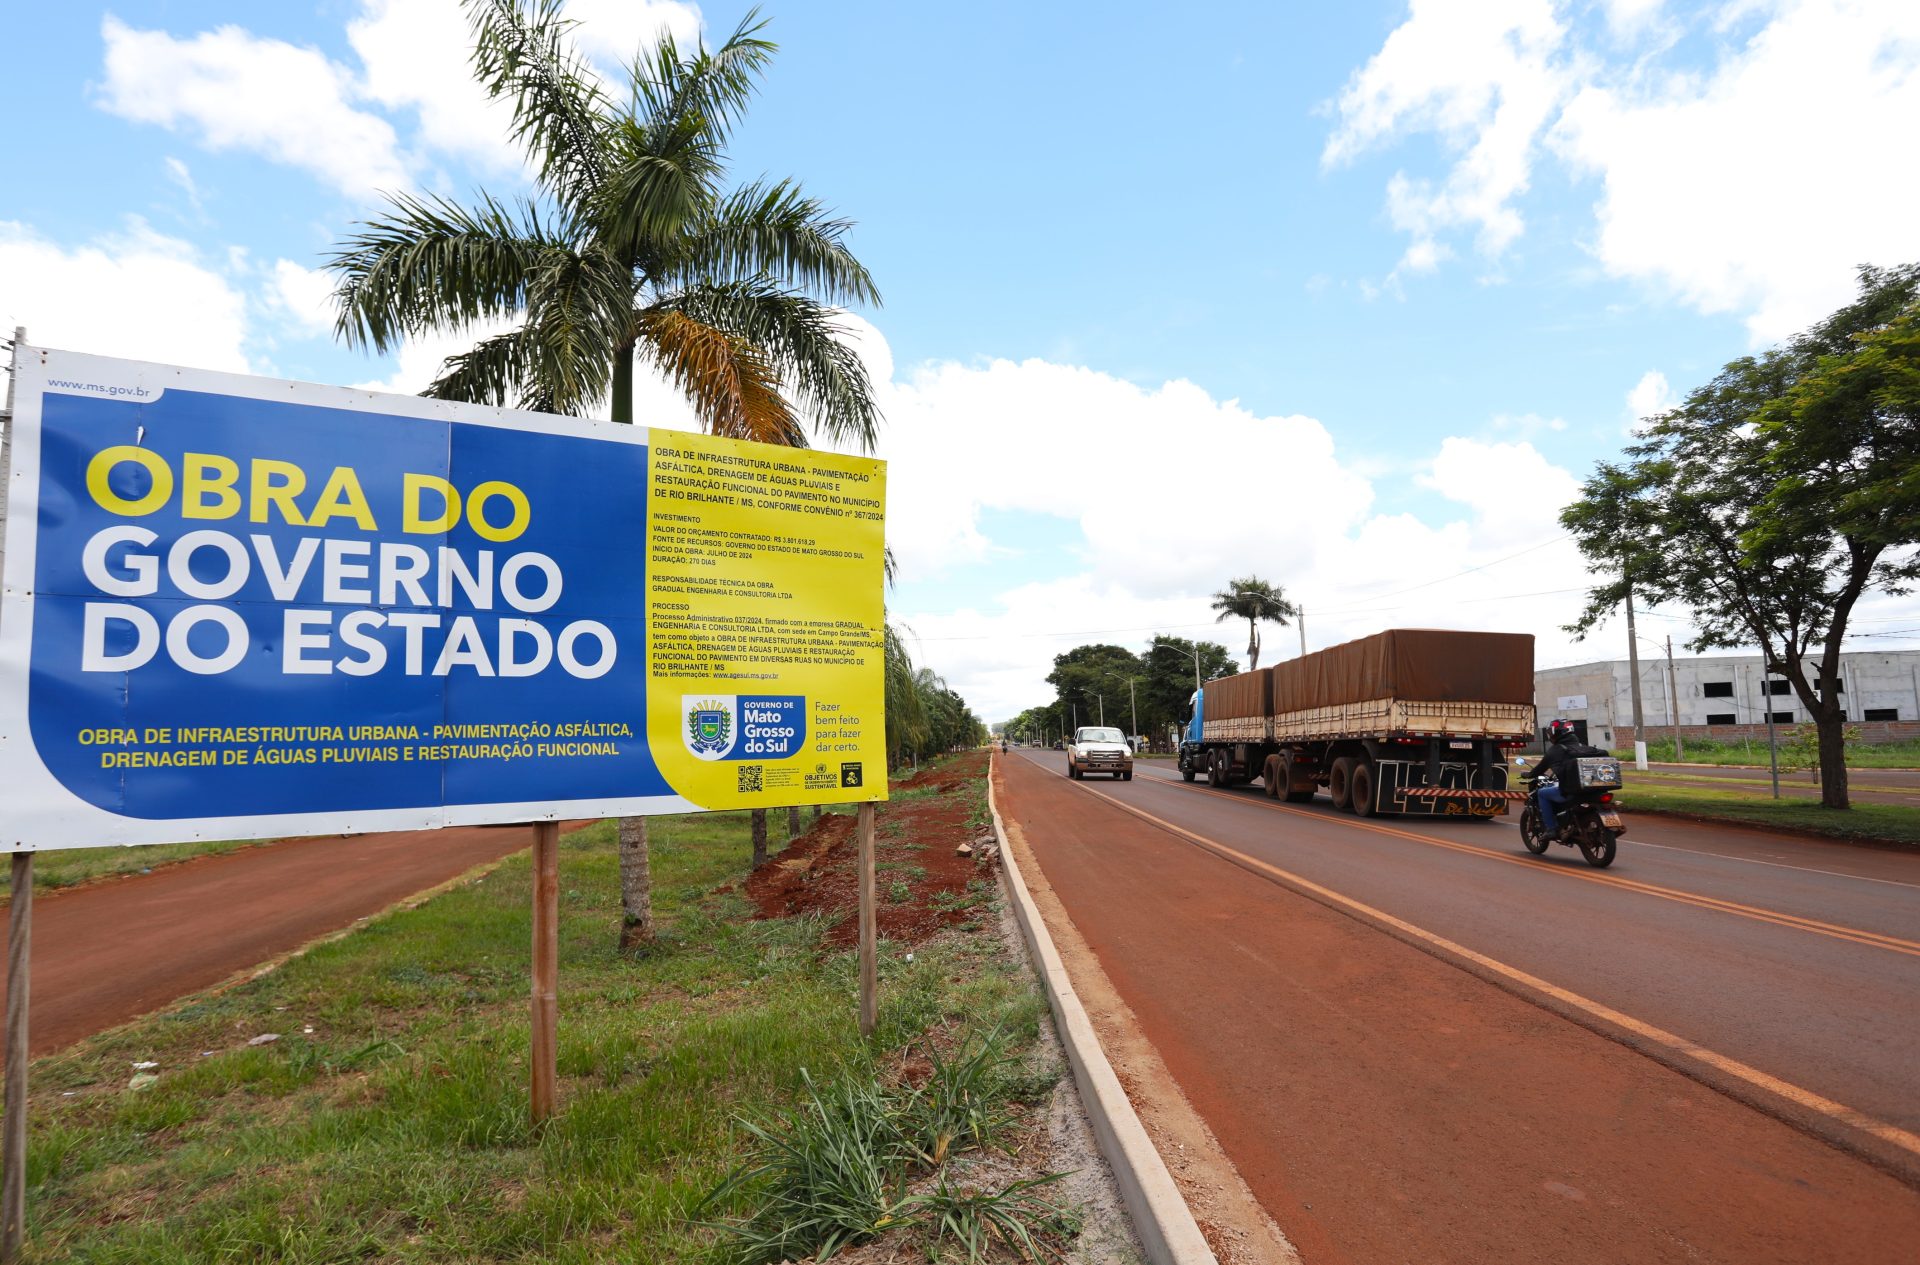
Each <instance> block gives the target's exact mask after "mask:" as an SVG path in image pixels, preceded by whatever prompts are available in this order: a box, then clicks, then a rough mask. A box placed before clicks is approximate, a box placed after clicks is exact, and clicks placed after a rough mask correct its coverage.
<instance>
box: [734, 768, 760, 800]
mask: <svg viewBox="0 0 1920 1265" xmlns="http://www.w3.org/2000/svg"><path fill="white" fill-rule="evenodd" d="M760 769H761V766H760V765H758V764H743V765H741V766H740V785H739V787H738V790H739V792H740V793H741V794H742V795H746V794H750V793H752V792H755V791H758V790H759V789H760Z"/></svg>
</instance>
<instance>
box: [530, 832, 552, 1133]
mask: <svg viewBox="0 0 1920 1265" xmlns="http://www.w3.org/2000/svg"><path fill="white" fill-rule="evenodd" d="M559 996H560V823H559V822H557V821H540V822H535V823H534V826H533V1034H532V1040H531V1042H530V1045H531V1058H530V1060H529V1061H530V1062H531V1064H532V1073H533V1095H532V1116H533V1123H534V1124H535V1125H536V1126H538V1125H542V1124H545V1123H546V1122H547V1121H548V1120H549V1119H551V1118H552V1116H553V1111H554V1101H553V1067H554V1063H555V1061H556V1058H557V1056H558V1051H559V1044H560V1035H559V1029H560V1001H559Z"/></svg>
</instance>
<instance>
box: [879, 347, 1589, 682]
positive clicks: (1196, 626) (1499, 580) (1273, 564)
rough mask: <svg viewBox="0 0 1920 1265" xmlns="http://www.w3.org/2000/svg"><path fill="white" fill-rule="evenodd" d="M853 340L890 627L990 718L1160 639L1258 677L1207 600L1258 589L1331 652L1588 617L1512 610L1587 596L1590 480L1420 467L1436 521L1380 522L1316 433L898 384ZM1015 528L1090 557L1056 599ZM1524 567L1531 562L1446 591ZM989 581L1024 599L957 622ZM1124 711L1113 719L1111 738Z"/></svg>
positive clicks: (1519, 458) (1208, 414)
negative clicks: (1092, 648) (1584, 549)
mask: <svg viewBox="0 0 1920 1265" xmlns="http://www.w3.org/2000/svg"><path fill="white" fill-rule="evenodd" d="M850 323H853V322H850ZM854 324H855V326H856V328H859V329H860V331H861V343H860V345H861V348H862V351H863V353H864V354H866V355H867V357H868V363H869V365H870V367H871V368H872V369H873V370H874V372H875V378H876V380H877V381H880V382H882V383H884V384H885V385H883V386H882V388H881V398H882V402H883V404H884V406H885V408H886V413H887V419H888V424H887V428H886V431H885V433H884V436H883V439H882V443H881V450H880V455H881V456H883V457H885V458H887V460H888V463H889V464H888V489H887V518H888V526H887V531H888V540H889V542H890V543H891V544H892V546H893V548H894V550H895V552H896V553H897V554H898V556H899V558H900V561H901V566H902V576H903V578H902V586H901V589H900V591H899V592H898V593H897V594H896V595H895V611H894V613H895V615H896V617H897V618H898V619H899V620H900V621H901V622H903V623H905V624H906V625H908V626H909V627H910V628H912V630H913V631H914V633H915V634H917V636H918V637H919V638H920V639H921V643H922V644H921V654H920V657H921V658H922V659H923V661H924V662H926V663H927V664H928V665H930V666H931V667H933V668H934V669H935V670H936V671H939V672H941V673H942V674H943V675H945V676H946V677H947V679H948V681H949V683H951V684H952V685H953V686H954V688H956V689H958V690H960V692H961V693H962V694H963V695H964V696H965V697H966V698H967V699H968V700H969V701H970V702H971V703H972V704H973V705H974V706H975V707H976V709H979V710H980V711H981V713H982V714H983V715H990V716H991V717H992V718H995V719H998V718H1001V717H1003V716H1005V715H1009V714H1011V713H1013V712H1015V711H1018V710H1019V709H1020V708H1022V707H1025V706H1028V705H1030V704H1032V703H1035V702H1037V701H1039V700H1040V699H1042V698H1043V697H1045V695H1046V689H1047V687H1046V686H1045V684H1044V678H1045V677H1046V674H1047V672H1048V671H1049V670H1050V668H1051V666H1052V659H1053V656H1054V655H1056V654H1059V653H1061V652H1062V651H1064V650H1066V649H1068V648H1070V647H1072V646H1074V645H1077V644H1081V643H1083V642H1089V641H1108V642H1114V643H1117V644H1120V645H1126V646H1130V647H1134V648H1138V647H1139V646H1141V645H1143V644H1144V643H1145V642H1146V640H1147V638H1148V636H1149V635H1150V633H1151V632H1153V631H1156V630H1158V631H1166V632H1174V633H1178V634H1179V635H1182V636H1203V637H1208V638H1211V639H1214V640H1218V641H1221V642H1222V643H1224V644H1226V645H1227V646H1229V647H1230V648H1232V649H1233V651H1234V653H1235V654H1236V656H1243V655H1244V647H1245V630H1244V628H1243V627H1240V626H1236V625H1231V624H1221V625H1216V624H1215V622H1214V618H1213V613H1212V612H1211V611H1210V610H1209V609H1208V599H1209V596H1210V594H1211V593H1212V591H1213V590H1214V589H1216V588H1218V587H1220V586H1221V585H1222V584H1224V583H1225V582H1226V580H1227V579H1228V578H1229V577H1231V576H1234V575H1244V574H1246V573H1247V572H1248V571H1249V570H1251V571H1254V572H1256V573H1258V574H1260V575H1262V576H1264V577H1265V578H1267V579H1269V580H1272V581H1274V582H1276V583H1280V584H1283V585H1285V587H1286V589H1287V591H1288V593H1289V594H1290V595H1291V596H1293V597H1295V598H1296V599H1298V600H1300V601H1302V602H1304V603H1305V604H1306V606H1307V608H1308V627H1309V633H1310V645H1311V646H1313V647H1316V648H1317V647H1324V646H1327V645H1330V644H1332V643H1333V642H1335V641H1340V640H1345V639H1346V638H1348V637H1353V636H1359V635H1362V634H1364V633H1368V632H1373V631H1377V630H1378V629H1380V628H1382V627H1390V626H1393V625H1395V624H1419V625H1433V626H1440V627H1449V626H1451V627H1469V628H1471V627H1483V628H1508V629H1514V628H1517V629H1522V630H1529V629H1550V628H1553V627H1555V626H1557V625H1558V624H1560V623H1564V622H1566V621H1567V619H1568V618H1570V617H1571V615H1572V612H1573V610H1574V609H1577V602H1578V594H1577V593H1572V594H1569V593H1553V594H1551V595H1549V596H1545V597H1531V596H1530V597H1522V598H1519V599H1515V598H1514V597H1513V595H1514V594H1538V593H1540V592H1542V591H1553V590H1567V589H1571V588H1573V587H1576V586H1577V585H1578V583H1579V577H1580V576H1581V575H1583V574H1584V573H1583V571H1582V569H1581V566H1580V563H1579V561H1578V559H1577V556H1576V555H1575V554H1574V553H1573V550H1572V546H1571V545H1570V544H1568V543H1567V542H1564V541H1560V542H1557V543H1551V544H1548V543H1547V542H1554V541H1556V538H1557V537H1558V536H1560V535H1561V534H1562V533H1561V530H1560V527H1559V525H1558V522H1557V516H1558V513H1559V510H1560V508H1561V506H1563V505H1564V504H1565V503H1566V502H1567V501H1568V500H1569V499H1571V497H1572V496H1573V495H1574V493H1575V491H1576V490H1577V485H1576V483H1575V480H1574V478H1573V476H1572V475H1571V474H1569V473H1568V472H1567V471H1566V470H1564V469H1561V468H1559V467H1557V466H1555V465H1554V464H1553V463H1552V461H1550V460H1549V459H1548V457H1547V456H1545V455H1544V454H1543V453H1542V452H1541V451H1540V450H1539V449H1537V448H1535V447H1534V446H1533V445H1532V444H1531V443H1528V442H1493V441H1486V440H1474V439H1463V438H1458V437H1456V438H1450V439H1445V440H1443V441H1442V442H1440V443H1439V444H1438V446H1437V448H1436V449H1434V450H1431V451H1429V452H1427V453H1425V454H1420V455H1418V456H1417V457H1416V458H1415V459H1414V460H1413V462H1412V466H1411V469H1412V471H1413V475H1414V477H1413V479H1412V481H1413V483H1414V484H1416V485H1417V486H1420V487H1424V488H1426V489H1427V490H1429V491H1431V492H1433V493H1435V494H1437V497H1438V499H1439V502H1440V505H1439V508H1438V509H1437V510H1436V511H1431V512H1430V513H1429V515H1428V517H1429V518H1431V519H1432V520H1433V521H1427V520H1426V519H1425V518H1422V517H1416V516H1414V515H1412V514H1407V513H1395V514H1390V515H1388V514H1380V513H1377V512H1375V511H1373V509H1372V506H1373V504H1374V501H1375V490H1374V486H1373V482H1372V480H1371V479H1370V478H1369V477H1368V475H1367V474H1365V473H1363V471H1364V470H1368V469H1373V468H1375V466H1374V463H1371V462H1370V461H1369V460H1368V456H1369V454H1367V453H1364V452H1359V451H1356V452H1353V453H1343V452H1341V451H1340V449H1339V447H1338V445H1337V444H1336V442H1335V438H1334V436H1333V435H1332V434H1331V433H1330V432H1329V431H1328V429H1327V428H1326V427H1325V426H1323V425H1322V424H1321V423H1320V422H1318V421H1316V420H1314V419H1312V418H1308V417H1301V416H1297V415H1293V416H1260V415H1258V414H1255V413H1253V412H1251V411H1249V410H1247V409H1244V408H1242V407H1241V406H1240V405H1239V404H1238V403H1236V402H1234V401H1231V400H1228V401H1220V400H1215V399H1214V398H1212V397H1211V396H1210V395H1209V394H1208V393H1207V392H1205V391H1204V390H1202V389H1201V388H1199V387H1197V386H1195V385H1194V384H1192V383H1190V382H1168V383H1164V384H1162V385H1160V386H1158V387H1154V388H1147V387H1141V386H1138V385H1135V384H1133V383H1129V382H1125V381H1122V380H1120V379H1118V378H1114V377H1112V376H1110V375H1107V374H1103V373H1099V372H1097V371H1095V370H1092V369H1088V368H1084V367H1080V366H1075V365H1064V364H1058V363H1053V362H1049V361H1042V360H1027V361H1023V362H1019V363H1014V362H1011V361H986V362H981V363H977V364H955V363H932V364H926V365H921V366H918V367H916V368H913V369H910V370H907V371H905V372H904V373H900V374H898V375H894V374H891V373H888V372H883V371H886V370H890V368H891V361H890V359H889V358H888V355H887V352H886V343H885V339H884V338H883V337H882V336H881V335H880V334H879V332H878V331H876V330H873V329H872V327H871V326H865V325H864V323H854ZM1503 420H1504V422H1505V426H1500V425H1499V424H1498V423H1496V428H1500V429H1511V430H1521V429H1522V428H1523V427H1524V429H1525V431H1526V432H1527V433H1531V432H1532V431H1534V430H1539V431H1543V432H1552V431H1553V430H1554V429H1555V427H1554V424H1553V420H1552V419H1545V420H1543V419H1540V418H1538V417H1536V416H1533V415H1521V416H1519V417H1511V418H1506V419H1503ZM1169 454H1176V455H1174V456H1170V455H1169ZM1381 477H1397V476H1396V475H1395V474H1394V473H1393V472H1386V473H1383V474H1382V476H1381ZM998 511H1015V512H1018V513H1020V515H1021V517H1020V519H1019V520H1017V521H1020V522H1022V523H1030V522H1031V521H1032V519H1031V517H1030V516H1032V515H1051V516H1053V517H1055V518H1057V519H1059V520H1063V524H1064V525H1066V526H1067V527H1068V528H1069V535H1070V536H1072V537H1073V539H1074V541H1075V543H1074V544H1072V545H1070V546H1067V547H1066V549H1067V553H1066V555H1065V557H1064V558H1062V557H1055V558H1053V559H1052V561H1053V563H1054V564H1055V565H1051V566H1048V567H1047V568H1046V570H1045V572H1042V573H1041V574H1043V575H1044V574H1052V575H1053V576H1054V577H1055V578H1039V579H1036V578H1033V576H1034V575H1035V572H1033V571H1032V570H1031V569H1030V563H1029V562H1027V561H1025V560H1023V558H1024V556H1025V555H1028V554H1030V552H1031V546H1030V544H1029V542H1028V541H1026V540H1025V539H1023V538H1021V537H1019V536H1012V537H1008V536H1005V535H1001V534H999V533H1001V532H1003V531H1004V528H1003V527H1001V526H1000V525H999V522H998V520H997V517H996V513H997V512H998ZM1543 544H1546V545H1547V547H1545V548H1536V547H1538V546H1541V545H1543ZM1523 550H1534V552H1531V553H1528V554H1527V555H1526V556H1525V557H1524V558H1522V559H1520V560H1518V561H1517V562H1516V563H1515V564H1513V565H1511V566H1494V567H1488V568H1487V569H1486V570H1484V571H1481V572H1476V573H1474V574H1472V575H1469V576H1466V577H1462V578H1460V579H1458V580H1452V581H1449V582H1448V583H1446V584H1444V585H1431V584H1430V582H1431V581H1433V580H1435V579H1437V578H1444V577H1449V576H1451V575H1452V574H1453V573H1454V572H1456V571H1461V570H1465V569H1467V568H1471V567H1480V566H1484V565H1485V564H1487V563H1490V562H1494V561H1495V560H1497V559H1500V558H1502V557H1504V556H1506V555H1509V554H1514V553H1516V552H1519V551H1523ZM1062 563H1064V566H1062V565H1059V564H1062ZM1062 570H1064V571H1065V572H1066V574H1064V575H1059V574H1058V573H1059V572H1060V571H1062ZM996 572H1003V573H1004V574H1006V575H1007V576H1008V577H1009V578H1008V579H1007V581H1006V586H1005V588H1004V589H1003V590H1001V591H998V592H996V593H994V594H993V596H992V597H991V598H989V599H985V600H976V601H974V602H972V603H971V604H970V605H969V606H968V607H967V608H966V609H961V610H953V609H951V608H950V606H949V604H948V602H947V600H946V598H945V591H947V586H948V585H949V584H950V583H952V582H954V581H956V580H958V581H960V582H962V583H974V582H977V581H978V579H979V577H980V576H982V575H983V574H987V575H992V574H995V573H996ZM1409 589H1411V590H1412V591H1411V592H1403V590H1409ZM1490 598H1491V599H1496V600H1491V601H1490V600H1489V599H1490ZM1262 635H1263V639H1264V641H1265V643H1266V651H1265V656H1266V657H1265V661H1267V662H1272V661H1273V660H1274V659H1276V658H1285V657H1289V656H1291V655H1292V654H1294V653H1296V648H1297V646H1298V641H1297V633H1296V631H1295V630H1293V629H1275V628H1268V629H1266V630H1264V631H1263V634H1262ZM1124 697H1125V694H1124V689H1123V688H1122V689H1121V690H1120V691H1119V692H1118V693H1117V694H1116V695H1115V697H1114V698H1109V699H1108V710H1109V719H1115V718H1117V717H1116V714H1115V713H1114V710H1113V709H1114V707H1115V706H1117V704H1116V703H1115V698H1120V699H1124Z"/></svg>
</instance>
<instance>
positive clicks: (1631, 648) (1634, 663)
mask: <svg viewBox="0 0 1920 1265" xmlns="http://www.w3.org/2000/svg"><path fill="white" fill-rule="evenodd" d="M1627 679H1628V680H1629V681H1631V682H1632V683H1633V767H1634V768H1636V769H1639V770H1640V771H1641V772H1642V773H1645V772H1646V771H1647V719H1646V717H1645V716H1644V715H1643V714H1642V713H1641V711H1640V637H1639V635H1638V633H1637V632H1636V631H1635V629H1634V626H1633V589H1632V588H1631V587H1629V588H1628V589H1627Z"/></svg>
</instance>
